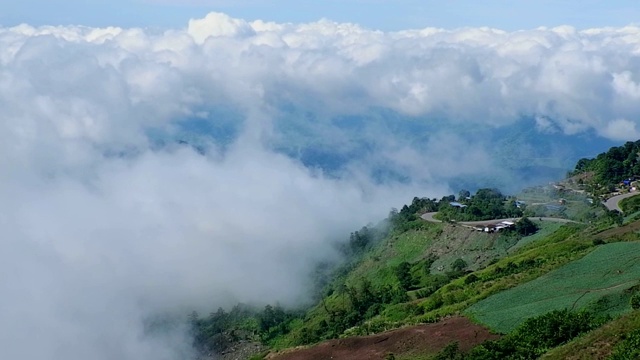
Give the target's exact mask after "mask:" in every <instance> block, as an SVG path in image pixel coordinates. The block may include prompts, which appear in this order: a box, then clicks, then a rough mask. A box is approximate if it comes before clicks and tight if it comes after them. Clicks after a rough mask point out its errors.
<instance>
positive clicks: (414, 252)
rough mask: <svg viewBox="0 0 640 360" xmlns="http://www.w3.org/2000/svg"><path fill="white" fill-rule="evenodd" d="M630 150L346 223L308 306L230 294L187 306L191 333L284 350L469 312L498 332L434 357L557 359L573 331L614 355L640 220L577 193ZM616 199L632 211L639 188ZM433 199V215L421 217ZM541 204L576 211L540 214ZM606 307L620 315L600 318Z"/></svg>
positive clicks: (627, 162)
mask: <svg viewBox="0 0 640 360" xmlns="http://www.w3.org/2000/svg"><path fill="white" fill-rule="evenodd" d="M639 151H640V141H639V142H636V143H627V144H625V146H623V147H620V148H614V149H612V150H610V151H609V152H608V153H606V154H603V155H600V156H598V157H597V158H596V159H592V160H588V159H583V160H581V161H580V162H579V163H578V165H577V166H576V170H575V171H574V172H573V174H571V175H572V176H573V177H572V178H571V179H568V180H566V181H565V183H567V184H573V185H575V186H577V188H576V187H573V188H570V187H569V186H567V187H565V185H557V186H544V187H538V188H534V189H529V190H526V191H523V197H520V196H518V199H521V200H522V199H523V198H524V199H526V201H525V202H526V204H525V203H522V202H520V201H516V198H515V197H507V196H505V195H503V194H502V193H500V191H498V190H495V189H480V190H478V191H477V192H476V193H475V194H472V193H471V192H469V191H466V190H462V191H461V192H460V193H459V194H458V196H457V198H456V196H454V195H450V196H445V197H443V198H442V199H440V200H436V199H429V198H419V197H415V198H414V199H413V200H412V202H411V203H410V204H408V205H405V206H403V207H402V208H401V209H400V210H396V209H392V210H391V212H390V213H389V216H388V218H387V219H385V221H383V222H381V224H380V225H379V226H366V227H363V228H361V229H360V230H358V231H354V232H353V233H351V234H350V235H349V237H348V238H347V239H345V241H343V242H342V243H341V245H339V246H338V250H339V251H340V252H341V254H342V255H343V258H344V261H343V262H341V263H339V264H331V263H325V264H317V267H316V271H315V272H314V274H313V278H312V279H311V280H312V283H313V284H314V289H315V293H314V297H313V299H314V302H315V304H314V305H313V306H310V307H308V308H305V309H285V308H282V307H281V306H278V305H277V304H276V305H267V306H264V307H262V306H261V307H259V308H256V307H252V306H247V305H237V306H236V307H234V308H233V309H231V310H230V311H228V312H227V311H225V310H222V309H220V310H218V311H217V312H215V313H212V314H210V315H209V316H207V317H200V316H198V315H197V314H192V315H191V316H190V322H191V325H192V329H193V333H194V338H195V342H196V345H197V346H198V347H199V348H201V349H203V350H206V351H211V350H215V351H218V352H220V351H224V349H226V348H228V347H229V344H230V343H233V342H234V341H238V340H250V341H260V342H262V343H263V344H266V345H268V346H269V347H270V348H272V349H281V348H286V347H292V346H298V345H308V344H314V343H317V342H320V341H323V340H326V339H334V338H338V337H347V336H353V335H366V334H373V333H379V332H382V331H385V330H389V329H394V328H397V327H400V326H404V325H411V324H420V323H430V322H436V321H438V320H439V319H440V318H442V317H445V316H450V315H453V316H455V315H460V314H466V315H468V316H470V317H472V318H473V319H474V320H475V321H477V322H480V323H483V324H486V325H488V326H489V327H490V328H491V329H493V330H495V331H498V332H500V333H503V334H505V336H504V337H503V338H502V339H500V340H497V341H490V342H486V343H484V344H482V345H480V346H478V347H476V348H474V349H472V350H471V351H470V352H468V353H463V352H462V351H461V350H460V349H461V348H463V347H461V346H458V345H457V344H455V343H452V344H450V346H447V348H446V349H444V350H443V351H442V352H440V353H439V354H438V355H437V356H436V357H435V358H436V359H516V358H517V359H521V358H522V359H533V358H537V357H539V356H541V355H543V354H544V356H546V357H549V358H562V357H560V355H557V356H556V355H554V354H565V355H566V354H568V353H571V352H573V353H580V351H579V350H577V349H580V348H588V345H587V344H588V343H587V342H585V341H586V340H583V339H596V340H597V339H606V340H607V341H608V344H610V345H611V346H609V348H608V350H607V351H608V353H607V354H606V355H607V356H608V355H612V354H613V355H612V356H614V358H616V359H618V358H628V357H629V356H635V355H637V354H636V353H634V352H633V351H635V348H637V346H639V345H638V341H639V340H638V339H640V335H638V334H636V333H634V332H632V330H633V329H635V328H640V319H637V318H640V316H636V315H634V314H636V313H637V311H633V309H638V308H640V284H639V283H638V282H639V280H640V261H638V260H639V259H640V242H638V240H640V221H636V222H633V219H635V218H629V219H628V220H631V221H632V222H630V223H625V218H624V217H623V216H622V214H620V213H618V212H612V211H606V210H605V208H604V207H603V206H602V205H601V204H600V203H599V202H598V201H595V202H594V201H588V199H589V197H591V196H592V195H599V194H603V193H604V192H606V191H610V190H611V187H612V186H613V185H615V184H617V183H618V182H619V181H620V180H623V179H628V178H629V177H631V176H632V175H634V174H636V173H639V172H638V170H640V164H639V163H638V161H639V160H640V157H638V152H639ZM632 154H633V156H632ZM623 155H624V156H623ZM609 167H612V168H613V169H617V170H615V171H613V173H611V172H607V170H606V169H608V168H609ZM563 184H564V183H563ZM573 185H571V186H573ZM585 189H586V190H587V191H588V193H586V194H585V193H584V191H583V190H585ZM589 192H590V193H589ZM636 199H638V200H636ZM451 203H453V204H451ZM623 206H624V208H625V210H627V214H632V213H634V212H635V213H636V215H635V216H640V215H637V214H640V196H639V197H636V198H630V199H628V200H626V201H625V202H624V203H623ZM435 211H438V212H439V213H438V215H437V216H439V217H440V219H441V220H444V221H445V222H444V223H430V222H426V221H424V220H422V219H421V218H420V215H422V214H424V213H426V212H435ZM546 215H553V216H558V217H569V218H572V219H577V220H578V221H581V222H583V223H567V224H559V223H555V222H550V221H544V220H543V219H541V217H542V216H546ZM516 217H517V218H520V219H519V220H518V221H517V222H516V224H515V226H514V227H513V228H512V229H504V230H502V231H500V232H498V233H493V234H489V233H485V232H479V231H474V230H472V229H469V227H468V226H463V224H458V223H457V222H458V221H475V220H487V219H497V218H516ZM609 317H617V318H616V319H614V320H613V321H611V322H609V323H607V325H605V326H602V325H603V324H604V323H605V321H606V319H608V318H609ZM625 321H626V322H625ZM594 329H595V330H594ZM592 330H593V331H592ZM598 336H599V337H598ZM613 337H615V339H614V338H613ZM572 339H573V340H572ZM603 341H604V340H603ZM554 348H555V350H553V349H554ZM466 349H468V347H466ZM563 349H566V350H563ZM563 351H569V352H563ZM545 353H546V354H545ZM585 354H586V353H585ZM404 355H406V354H404ZM404 355H401V354H395V355H394V354H391V353H389V354H388V356H387V357H388V358H392V357H393V358H396V357H397V358H399V359H400V358H403V356H404ZM431 355H432V353H431ZM265 356H266V353H261V354H257V355H256V357H255V358H256V359H258V358H264V357H265ZM416 356H417V355H416ZM425 356H426V355H425ZM554 356H556V357H554ZM583 358H588V357H583Z"/></svg>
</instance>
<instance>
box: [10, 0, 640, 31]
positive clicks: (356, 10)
mask: <svg viewBox="0 0 640 360" xmlns="http://www.w3.org/2000/svg"><path fill="white" fill-rule="evenodd" d="M210 11H219V12H224V13H227V14H229V15H231V16H233V17H238V18H244V19H247V20H253V19H263V20H271V21H277V22H308V21H313V20H317V19H319V18H328V19H331V20H334V21H337V22H354V23H358V24H361V25H363V26H365V27H369V28H375V29H381V30H398V29H406V28H422V27H429V26H434V27H444V28H458V27H467V26H472V27H475V26H490V27H496V28H501V29H504V30H517V29H531V28H535V27H538V26H556V25H563V24H568V25H572V26H575V27H577V28H580V29H581V28H588V27H602V26H624V25H627V24H631V23H634V22H635V23H637V22H638V19H640V6H638V4H637V1H632V0H620V1H613V2H610V1H590V0H579V1H578V0H565V1H558V0H555V1H550V0H520V1H513V0H487V1H476V0H453V1H431V0H394V1H388V0H324V1H316V0H313V1H312V0H296V1H294V0H272V1H268V0H249V1H232V0H21V1H3V2H2V4H0V25H3V26H13V25H16V24H20V23H29V24H32V25H45V24H48V25H69V24H80V25H88V26H108V25H117V26H124V27H133V26H142V27H160V28H166V27H184V26H185V24H186V23H187V21H188V19H190V18H201V17H203V16H204V15H205V14H206V13H208V12H210Z"/></svg>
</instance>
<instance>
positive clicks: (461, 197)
mask: <svg viewBox="0 0 640 360" xmlns="http://www.w3.org/2000/svg"><path fill="white" fill-rule="evenodd" d="M469 196H471V192H469V190H464V189H463V190H460V192H459V193H458V201H462V200H466V199H467V198H468V197H469Z"/></svg>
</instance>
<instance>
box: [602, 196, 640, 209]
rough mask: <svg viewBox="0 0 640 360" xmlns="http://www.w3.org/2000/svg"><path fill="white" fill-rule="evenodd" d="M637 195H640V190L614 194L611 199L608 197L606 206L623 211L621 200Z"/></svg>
mask: <svg viewBox="0 0 640 360" xmlns="http://www.w3.org/2000/svg"><path fill="white" fill-rule="evenodd" d="M636 195H640V191H634V192H630V193H626V194H621V195H616V196H612V197H610V198H609V199H607V201H605V202H604V206H606V208H607V209H609V210H618V211H620V212H622V209H621V208H620V201H622V200H624V199H626V198H630V197H632V196H636Z"/></svg>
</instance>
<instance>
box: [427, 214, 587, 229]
mask: <svg viewBox="0 0 640 360" xmlns="http://www.w3.org/2000/svg"><path fill="white" fill-rule="evenodd" d="M435 214H437V212H428V213H425V214H422V216H421V218H422V219H423V220H426V221H429V222H442V221H440V220H438V219H435V218H434V217H433V216H434V215H435ZM519 219H520V218H507V219H492V220H482V221H458V222H456V224H461V225H469V226H473V225H489V224H495V223H499V222H501V221H512V222H516V221H518V220H519ZM532 219H541V220H543V221H553V222H558V223H563V224H566V223H575V222H576V221H573V220H569V219H561V218H553V217H539V218H536V217H532Z"/></svg>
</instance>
